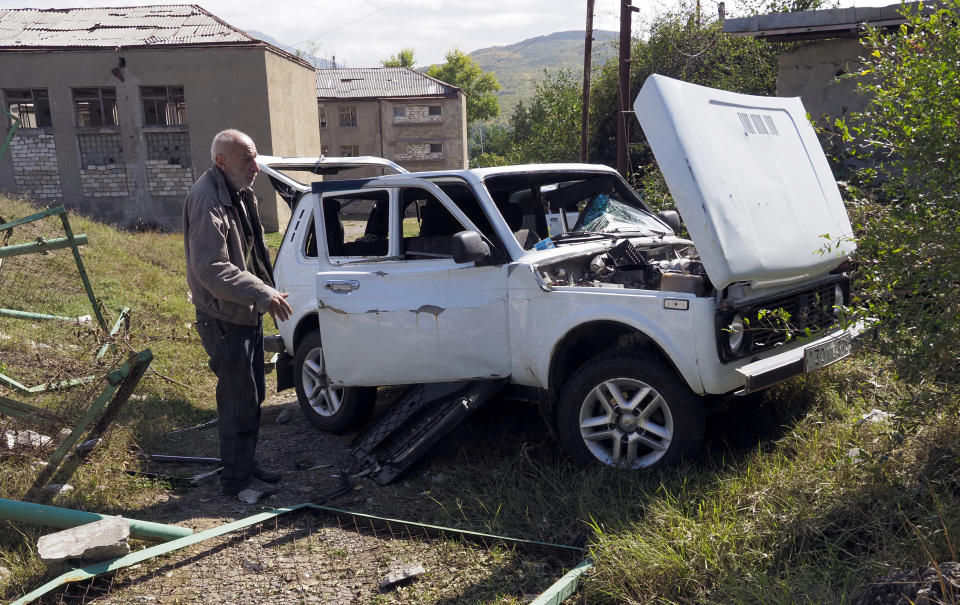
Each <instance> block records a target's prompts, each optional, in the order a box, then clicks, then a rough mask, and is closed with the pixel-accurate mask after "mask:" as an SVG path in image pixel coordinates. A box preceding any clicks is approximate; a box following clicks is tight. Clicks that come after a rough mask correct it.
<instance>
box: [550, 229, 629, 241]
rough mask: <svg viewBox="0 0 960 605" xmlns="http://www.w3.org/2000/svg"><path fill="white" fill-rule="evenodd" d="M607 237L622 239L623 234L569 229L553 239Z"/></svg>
mask: <svg viewBox="0 0 960 605" xmlns="http://www.w3.org/2000/svg"><path fill="white" fill-rule="evenodd" d="M594 237H599V238H606V239H620V238H622V237H623V236H622V235H619V234H616V233H604V232H603V231H567V232H566V233H559V234H557V235H554V236H552V237H551V238H550V239H552V240H553V241H555V242H561V241H564V240H571V239H589V238H594Z"/></svg>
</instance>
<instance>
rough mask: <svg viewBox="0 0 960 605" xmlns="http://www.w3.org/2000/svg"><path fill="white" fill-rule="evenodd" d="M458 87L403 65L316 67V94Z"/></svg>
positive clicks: (418, 93)
mask: <svg viewBox="0 0 960 605" xmlns="http://www.w3.org/2000/svg"><path fill="white" fill-rule="evenodd" d="M457 90H458V89H457V88H456V87H455V86H451V85H449V84H444V83H442V82H439V81H438V80H434V79H433V78H431V77H429V76H426V75H424V74H422V73H419V72H416V71H413V70H412V69H406V68H404V67H346V68H339V69H318V70H317V96H319V97H321V98H331V99H359V98H370V97H427V96H439V95H452V94H454V93H456V91H457Z"/></svg>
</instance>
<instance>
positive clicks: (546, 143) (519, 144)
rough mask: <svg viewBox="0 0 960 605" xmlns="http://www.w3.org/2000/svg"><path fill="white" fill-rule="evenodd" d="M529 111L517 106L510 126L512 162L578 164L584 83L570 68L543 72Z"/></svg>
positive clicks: (535, 87) (536, 85) (524, 107)
mask: <svg viewBox="0 0 960 605" xmlns="http://www.w3.org/2000/svg"><path fill="white" fill-rule="evenodd" d="M533 86H534V96H533V99H532V100H531V101H530V105H529V108H528V107H527V106H526V105H525V104H524V103H523V102H522V101H521V102H520V103H517V106H516V108H515V109H514V112H513V115H512V116H511V117H510V126H511V127H512V129H513V133H514V143H513V146H512V148H511V149H510V151H509V153H508V154H507V157H508V158H509V159H510V160H511V162H512V163H518V164H519V163H528V162H575V161H577V160H578V159H579V158H580V108H581V107H582V104H581V101H582V97H581V90H582V88H581V81H580V78H579V75H576V74H574V73H573V72H572V71H571V70H569V69H562V70H559V71H556V72H553V73H550V72H546V71H545V72H544V76H543V78H542V79H540V80H537V81H536V82H534V85H533Z"/></svg>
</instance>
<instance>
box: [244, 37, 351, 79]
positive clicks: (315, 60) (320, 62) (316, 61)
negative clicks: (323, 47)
mask: <svg viewBox="0 0 960 605" xmlns="http://www.w3.org/2000/svg"><path fill="white" fill-rule="evenodd" d="M247 33H248V34H250V35H251V36H253V37H254V38H260V39H261V40H263V41H264V42H266V43H268V44H273V45H274V46H276V47H277V48H280V49H283V50H285V51H287V52H288V53H290V54H291V55H296V56H298V57H300V58H301V59H303V60H304V61H306V62H308V63H310V64H311V65H313V66H314V67H316V68H317V69H326V68H329V67H333V63H332V62H331V61H328V60H327V59H323V58H320V57H317V56H315V55H311V54H310V53H308V52H304V51H302V50H297V49H296V48H294V47H292V46H287V45H286V44H281V43H280V42H277V41H276V40H275V39H273V38H271V37H270V36H268V35H267V34H265V33H263V32H258V31H254V30H252V29H251V30H247Z"/></svg>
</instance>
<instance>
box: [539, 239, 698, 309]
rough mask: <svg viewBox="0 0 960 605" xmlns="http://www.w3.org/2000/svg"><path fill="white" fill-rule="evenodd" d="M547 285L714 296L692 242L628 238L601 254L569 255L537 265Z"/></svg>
mask: <svg viewBox="0 0 960 605" xmlns="http://www.w3.org/2000/svg"><path fill="white" fill-rule="evenodd" d="M537 270H538V272H539V274H540V277H541V279H542V280H543V283H544V285H545V286H547V287H550V288H554V287H563V286H579V287H587V288H627V289H639V290H664V291H670V292H687V293H691V294H695V295H696V296H711V295H712V293H713V286H712V285H711V284H710V280H709V278H708V277H707V274H706V272H705V271H704V268H703V263H702V262H701V261H700V257H699V256H698V255H697V251H696V248H695V247H694V246H693V244H692V243H690V242H687V241H685V240H679V242H664V241H662V240H660V241H653V242H651V243H649V244H646V243H644V244H641V245H634V244H633V243H632V242H631V241H630V240H629V239H623V240H622V241H621V242H619V243H618V244H616V245H615V246H613V247H612V248H610V249H609V250H607V251H606V252H603V253H601V254H595V255H588V256H579V257H575V258H567V259H564V260H561V261H557V262H554V263H551V264H548V265H541V266H539V267H538V268H537Z"/></svg>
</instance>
